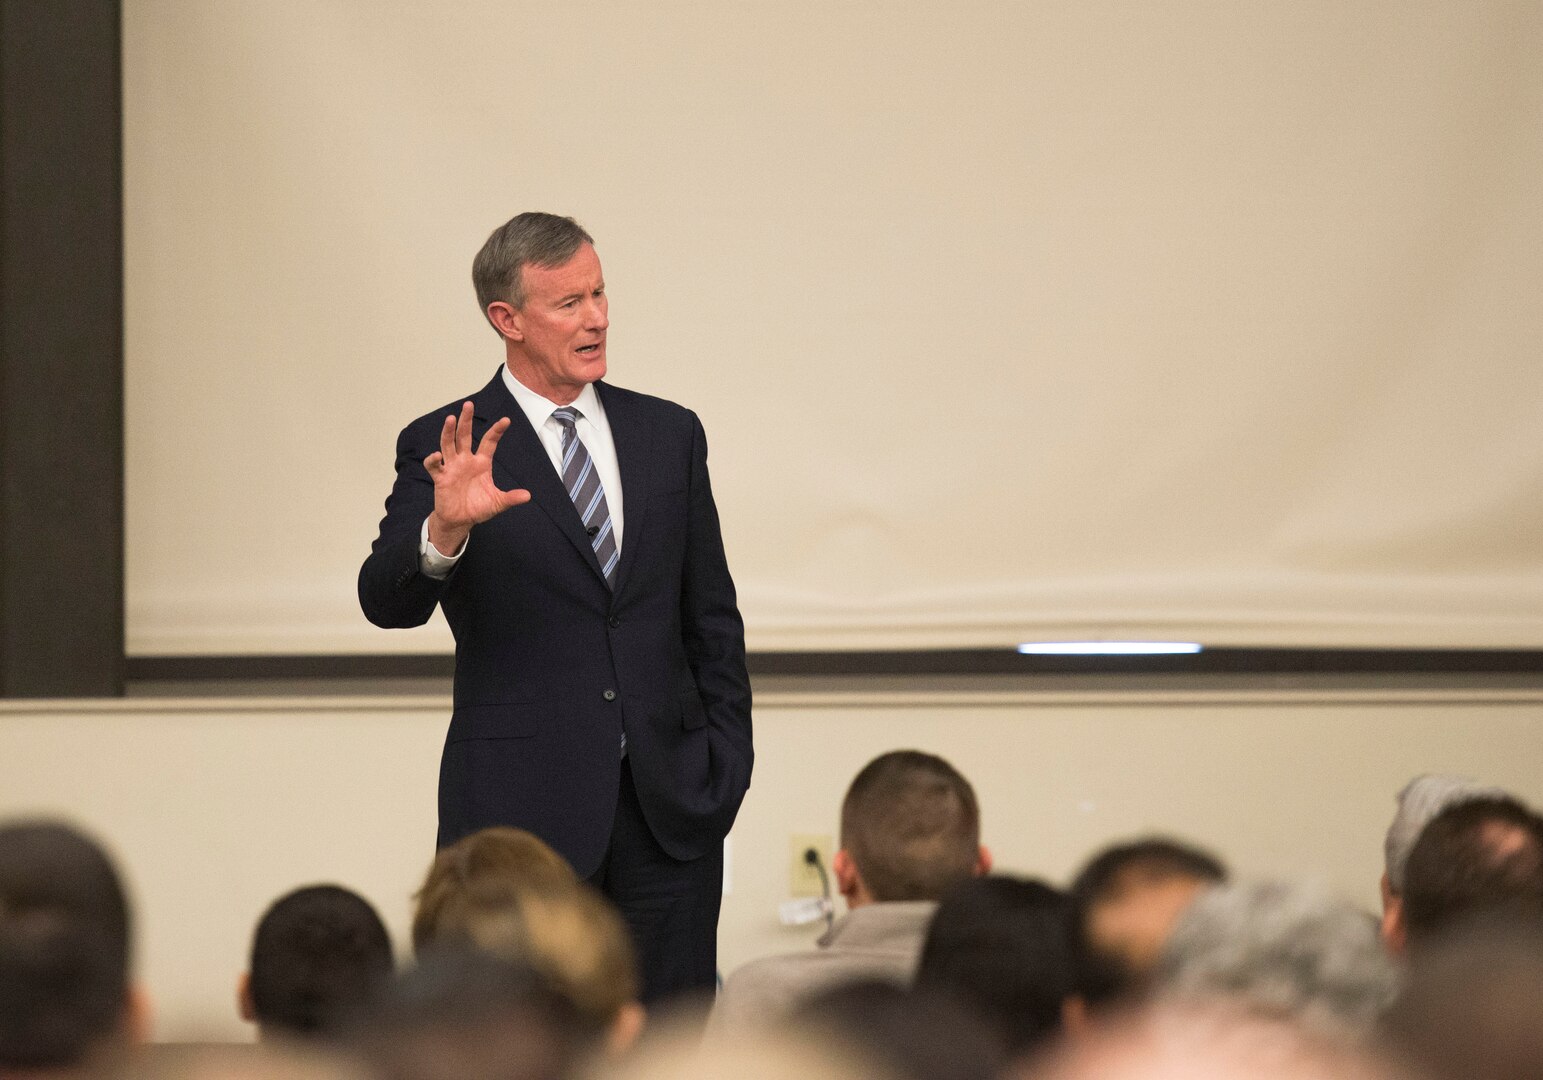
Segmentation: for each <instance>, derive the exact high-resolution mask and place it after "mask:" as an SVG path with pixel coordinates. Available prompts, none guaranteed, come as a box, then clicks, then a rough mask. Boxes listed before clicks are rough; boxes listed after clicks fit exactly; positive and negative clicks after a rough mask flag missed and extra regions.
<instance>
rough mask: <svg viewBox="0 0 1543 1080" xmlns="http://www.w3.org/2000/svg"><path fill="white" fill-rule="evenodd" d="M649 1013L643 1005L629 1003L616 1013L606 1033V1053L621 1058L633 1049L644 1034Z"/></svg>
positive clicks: (633, 1002)
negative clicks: (644, 1026)
mask: <svg viewBox="0 0 1543 1080" xmlns="http://www.w3.org/2000/svg"><path fill="white" fill-rule="evenodd" d="M647 1020H648V1013H647V1011H646V1010H645V1009H644V1008H643V1006H642V1005H641V1004H639V1003H638V1002H636V1001H629V1002H627V1004H625V1005H623V1006H622V1007H621V1008H620V1009H618V1010H617V1011H616V1017H615V1019H613V1020H612V1021H611V1026H610V1027H608V1028H606V1031H605V1052H606V1054H607V1055H609V1056H610V1057H621V1056H622V1055H623V1054H625V1053H626V1052H627V1051H628V1050H631V1049H632V1046H633V1044H634V1043H636V1042H637V1041H638V1036H639V1035H641V1034H643V1025H644V1024H645V1023H646V1022H647Z"/></svg>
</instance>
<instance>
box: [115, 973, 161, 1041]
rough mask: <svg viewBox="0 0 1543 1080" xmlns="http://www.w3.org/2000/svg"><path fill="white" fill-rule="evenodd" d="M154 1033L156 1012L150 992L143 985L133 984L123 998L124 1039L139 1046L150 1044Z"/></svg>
mask: <svg viewBox="0 0 1543 1080" xmlns="http://www.w3.org/2000/svg"><path fill="white" fill-rule="evenodd" d="M154 1032H155V1010H154V1009H153V1008H151V1005H150V992H149V991H148V990H146V989H145V987H144V984H143V983H137V982H136V983H131V984H129V989H128V992H127V993H126V994H124V996H123V1037H124V1038H125V1039H127V1040H128V1042H129V1043H130V1044H131V1045H134V1046H138V1045H140V1044H142V1043H147V1042H149V1041H150V1037H151V1035H152V1034H154Z"/></svg>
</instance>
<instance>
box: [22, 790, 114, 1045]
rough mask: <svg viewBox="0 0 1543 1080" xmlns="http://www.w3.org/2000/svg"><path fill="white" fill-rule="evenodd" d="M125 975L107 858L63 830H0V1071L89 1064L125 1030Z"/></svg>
mask: <svg viewBox="0 0 1543 1080" xmlns="http://www.w3.org/2000/svg"><path fill="white" fill-rule="evenodd" d="M128 969H129V906H128V899H127V897H126V896H125V895H124V891H123V885H122V882H121V881H120V880H119V877H118V872H117V870H116V869H115V868H114V866H113V863H112V860H111V859H110V858H109V857H108V856H107V853H106V852H105V851H103V850H102V848H100V847H99V846H98V845H97V844H96V843H95V842H94V841H92V840H90V839H89V838H88V837H86V836H85V835H83V834H82V833H80V832H78V831H77V830H75V829H73V828H71V827H70V826H68V825H64V824H62V823H59V822H54V821H19V822H13V823H10V824H7V825H3V826H0V1070H7V1069H17V1070H23V1069H49V1068H60V1067H68V1066H73V1065H78V1064H80V1063H81V1062H82V1061H84V1060H85V1058H86V1057H87V1056H88V1055H89V1054H90V1053H91V1052H92V1051H93V1050H94V1049H96V1048H97V1047H98V1046H99V1045H100V1044H101V1043H103V1042H104V1041H106V1040H107V1039H109V1038H110V1037H111V1036H112V1035H113V1034H114V1033H115V1032H117V1031H118V1030H119V1029H120V1028H121V1025H122V1022H123V1016H124V1009H125V1007H126V1005H127V1001H128Z"/></svg>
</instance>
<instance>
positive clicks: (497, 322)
mask: <svg viewBox="0 0 1543 1080" xmlns="http://www.w3.org/2000/svg"><path fill="white" fill-rule="evenodd" d="M487 316H488V322H490V323H492V324H493V329H494V330H497V331H498V332H499V333H500V334H502V335H503V336H504V340H506V341H524V340H525V319H524V317H523V316H522V315H521V314H520V311H519V309H518V308H516V307H515V306H514V305H513V304H510V303H507V302H506V301H503V300H494V301H493V302H492V303H491V304H489V305H488V310H487Z"/></svg>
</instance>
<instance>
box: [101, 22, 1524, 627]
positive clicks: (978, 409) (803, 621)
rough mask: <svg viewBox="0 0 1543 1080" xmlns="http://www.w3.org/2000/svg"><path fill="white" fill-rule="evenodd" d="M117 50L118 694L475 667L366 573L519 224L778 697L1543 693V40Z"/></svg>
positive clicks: (482, 329)
mask: <svg viewBox="0 0 1543 1080" xmlns="http://www.w3.org/2000/svg"><path fill="white" fill-rule="evenodd" d="M123 9H124V68H125V178H126V179H125V183H126V237H125V240H126V251H127V266H126V282H127V286H126V288H127V296H126V301H127V324H126V334H127V340H126V348H127V361H126V364H127V371H126V375H127V406H126V407H127V430H128V446H127V500H128V523H127V525H128V529H127V560H128V563H127V565H128V595H127V607H128V626H127V632H128V648H129V652H130V654H131V655H140V656H152V655H185V654H229V653H236V654H266V653H282V654H292V653H321V654H327V653H360V652H364V653H379V652H391V651H402V652H434V651H445V650H448V649H449V648H450V644H451V643H450V640H449V634H448V631H447V630H446V629H445V628H444V626H443V624H442V622H441V621H440V620H439V619H438V617H437V616H436V619H435V621H434V623H432V624H431V625H430V626H428V627H426V628H423V629H422V630H417V631H392V632H386V631H381V630H377V629H375V628H373V627H371V626H370V625H368V624H367V623H366V622H365V621H364V619H363V617H362V616H361V615H360V613H359V610H358V605H357V602H356V600H355V595H354V588H355V585H354V582H355V575H356V573H357V569H358V565H359V563H360V561H361V560H362V559H363V557H364V555H365V554H366V552H367V550H368V546H369V543H370V541H371V539H372V538H373V536H374V531H375V526H376V523H377V521H378V519H379V517H380V514H381V504H382V501H383V500H384V497H385V495H386V493H387V491H388V490H389V488H390V484H391V480H392V470H391V465H392V454H393V446H394V441H395V436H396V433H397V432H398V430H399V429H400V428H401V427H402V426H403V425H405V424H406V423H407V422H408V421H409V420H411V419H413V418H414V417H416V416H418V415H420V414H422V413H424V412H426V411H428V410H430V409H432V408H434V407H436V406H438V405H440V404H442V403H449V402H453V401H455V400H457V399H458V397H459V396H464V395H466V394H468V393H470V392H471V391H473V390H475V389H476V388H478V387H480V386H481V385H483V383H485V382H486V381H487V380H488V379H489V378H490V377H491V376H492V374H493V373H494V371H495V370H496V368H497V366H498V365H499V364H500V363H501V362H502V357H503V352H502V347H501V343H500V341H499V340H498V339H497V338H496V336H495V335H494V333H493V332H492V330H491V329H490V328H489V327H488V326H487V325H486V324H485V323H484V322H483V320H482V318H481V316H480V314H479V312H478V311H477V307H476V303H475V300H474V299H473V296H472V291H471V285H470V264H471V258H472V255H473V254H474V253H475V252H476V250H477V248H478V247H479V246H480V245H481V243H482V241H483V239H484V238H485V237H486V236H487V234H488V233H489V232H490V231H491V230H492V229H493V228H494V227H496V226H497V225H499V224H500V223H502V222H503V221H504V220H506V219H507V218H508V217H510V216H512V215H513V214H514V213H516V212H518V211H521V210H526V209H544V210H550V211H555V212H559V213H565V214H572V215H574V216H576V217H577V218H578V219H579V220H580V221H581V222H583V223H584V225H585V226H586V227H587V228H588V229H589V231H590V232H591V233H593V234H594V236H595V237H596V240H597V248H598V250H599V253H600V256H601V259H602V260H603V263H604V267H605V272H606V278H607V286H608V290H609V293H610V296H611V331H610V347H609V351H610V357H611V374H610V379H611V380H612V381H614V382H616V383H617V384H618V385H622V386H627V387H630V388H633V389H637V390H641V391H644V392H648V393H654V394H659V395H662V396H665V397H669V398H672V399H674V400H677V401H680V402H682V403H683V404H686V405H688V406H690V407H691V408H693V409H695V410H696V411H697V412H698V413H699V414H700V416H701V418H702V421H703V423H704V425H705V427H706V430H707V433H708V438H709V442H710V446H711V458H710V466H711V469H712V476H713V483H714V490H715V493H716V496H717V501H718V507H719V510H720V513H721V515H722V519H723V524H724V533H725V540H726V543H727V546H728V551H729V556H730V562H731V565H732V567H733V569H734V572H735V576H736V580H737V581H738V584H739V588H740V600H741V607H742V609H743V611H744V614H745V617H746V621H747V627H748V634H749V644H750V646H751V647H752V648H753V649H837V650H840V649H869V648H934V647H949V646H987V645H1011V644H1013V643H1015V642H1019V641H1024V640H1031V639H1034V640H1037V639H1047V638H1049V639H1054V638H1068V637H1076V638H1083V637H1096V638H1128V637H1158V638H1165V639H1167V638H1184V639H1191V640H1199V641H1203V642H1207V643H1210V644H1230V645H1283V646H1309V647H1312V646H1324V647H1332V646H1377V645H1387V646H1403V647H1426V646H1466V647H1525V648H1540V647H1543V543H1540V539H1543V435H1540V433H1543V374H1540V364H1539V356H1540V346H1543V332H1540V331H1543V305H1540V303H1539V296H1540V294H1543V289H1540V284H1543V195H1540V184H1539V177H1540V176H1543V64H1539V63H1538V57H1539V56H1543V6H1540V5H1538V4H1536V3H1531V2H1515V3H1503V2H1494V0H1404V2H1398V3H1371V2H1355V0H1352V2H1344V0H1332V2H1331V0H1321V2H1304V3H1291V4H1280V3H1268V2H1263V0H1261V2H1241V3H1240V2H1237V0H1215V2H1201V0H1194V2H1191V0H1179V2H1176V3H1163V4H1151V3H1142V2H1136V0H1131V2H1126V3H1112V2H1103V3H1100V2H1086V0H1076V2H1070V0H1068V2H1064V3H1032V2H1025V3H1011V2H988V0H915V2H896V3H892V4H884V3H874V2H865V3H857V2H850V0H817V2H816V0H781V2H777V3H771V2H759V0H744V2H733V0H717V2H689V0H655V2H652V3H649V4H630V3H621V2H614V3H611V2H596V3H588V4H582V5H579V4H554V3H532V2H522V0H499V2H496V3H495V2H488V0H463V2H458V3H454V4H450V3H428V2H418V3H412V2H407V0H379V2H371V3H364V2H361V0H264V2H263V3H249V2H238V0H225V2H217V0H124V6H123ZM83 362H89V360H84V359H83Z"/></svg>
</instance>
